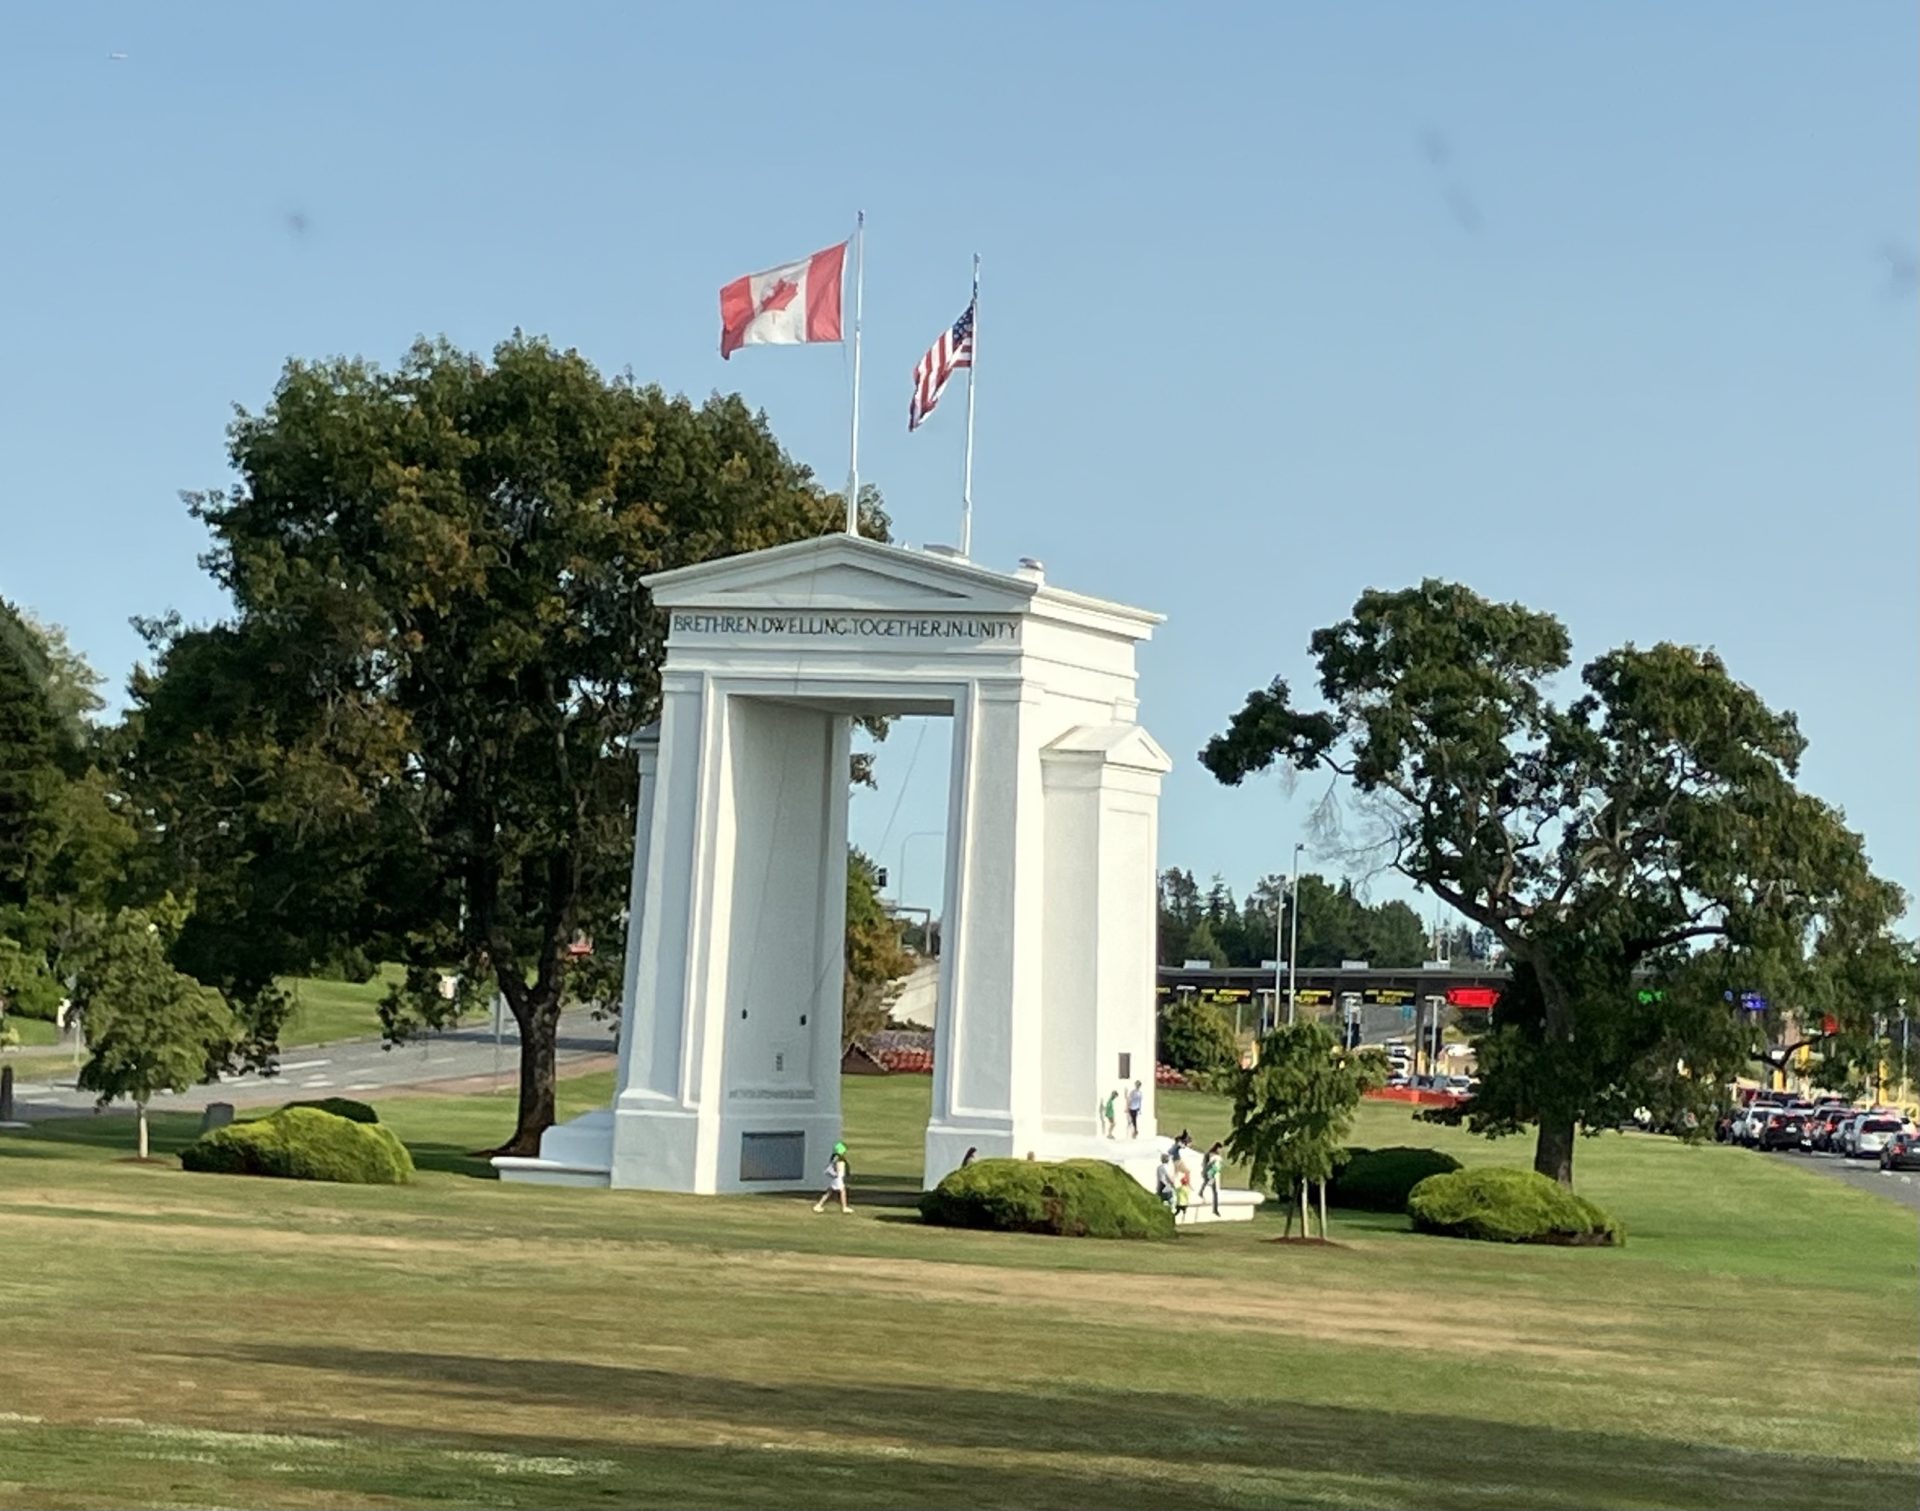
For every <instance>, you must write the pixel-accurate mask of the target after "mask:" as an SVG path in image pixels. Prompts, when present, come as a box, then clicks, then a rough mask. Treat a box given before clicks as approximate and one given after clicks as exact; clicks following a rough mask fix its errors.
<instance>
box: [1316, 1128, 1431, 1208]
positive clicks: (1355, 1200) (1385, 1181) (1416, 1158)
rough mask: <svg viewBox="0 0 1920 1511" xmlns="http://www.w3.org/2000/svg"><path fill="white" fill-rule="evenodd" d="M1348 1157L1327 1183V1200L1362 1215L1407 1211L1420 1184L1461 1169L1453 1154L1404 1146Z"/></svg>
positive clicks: (1357, 1151)
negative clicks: (1411, 1198)
mask: <svg viewBox="0 0 1920 1511" xmlns="http://www.w3.org/2000/svg"><path fill="white" fill-rule="evenodd" d="M1347 1156H1348V1157H1347V1162H1346V1163H1345V1164H1344V1165H1342V1166H1341V1167H1340V1168H1339V1169H1338V1170H1336V1171H1334V1173H1333V1179H1332V1180H1331V1181H1329V1182H1327V1200H1328V1201H1329V1202H1331V1203H1332V1204H1333V1205H1334V1206H1336V1207H1351V1208H1354V1209H1356V1210H1358V1211H1361V1212H1404V1211H1406V1210H1407V1197H1408V1196H1409V1195H1410V1194H1412V1191H1413V1188H1414V1187H1415V1186H1417V1185H1419V1184H1420V1182H1421V1181H1423V1180H1425V1179H1426V1178H1427V1177H1428V1176H1429V1175H1446V1174H1448V1173H1450V1172H1452V1171H1454V1170H1458V1169H1459V1168H1460V1161H1459V1160H1457V1159H1455V1158H1454V1157H1453V1156H1452V1155H1451V1154H1445V1153H1442V1152H1441V1151H1440V1150H1438V1149H1417V1148H1411V1147H1409V1146H1407V1145H1403V1144H1397V1145H1395V1146H1393V1147H1392V1148H1390V1149H1349V1150H1348V1151H1347Z"/></svg>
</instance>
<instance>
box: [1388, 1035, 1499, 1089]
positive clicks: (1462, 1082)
mask: <svg viewBox="0 0 1920 1511" xmlns="http://www.w3.org/2000/svg"><path fill="white" fill-rule="evenodd" d="M1380 1048H1381V1050H1382V1051H1384V1052H1385V1054H1386V1057H1387V1070H1388V1072H1389V1073H1388V1076H1387V1085H1388V1086H1390V1087H1393V1088H1395V1089H1399V1088H1403V1087H1404V1088H1411V1089H1412V1090H1414V1091H1439V1092H1444V1093H1446V1094H1447V1095H1448V1096H1456V1097H1470V1096H1472V1095H1473V1093H1474V1088H1475V1087H1477V1086H1478V1085H1479V1084H1480V1083H1479V1080H1478V1079H1477V1078H1476V1077H1474V1076H1461V1075H1451V1076H1437V1075H1436V1076H1417V1075H1415V1074H1414V1073H1413V1048H1412V1046H1411V1045H1409V1044H1408V1043H1407V1041H1406V1040H1405V1039H1388V1040H1387V1041H1386V1042H1385V1043H1384V1044H1382V1045H1381V1046H1380Z"/></svg>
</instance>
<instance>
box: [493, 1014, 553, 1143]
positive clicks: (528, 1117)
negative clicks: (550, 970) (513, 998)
mask: <svg viewBox="0 0 1920 1511" xmlns="http://www.w3.org/2000/svg"><path fill="white" fill-rule="evenodd" d="M522 1000H523V1003H524V1005H523V1006H517V1007H515V1008H514V1014H513V1017H514V1021H515V1022H516V1023H518V1024H519V1025H520V1106H519V1112H518V1116H517V1117H516V1119H515V1122H514V1127H513V1137H512V1138H510V1139H508V1140H507V1141H506V1143H504V1144H502V1145H501V1146H500V1147H499V1148H498V1149H497V1150H495V1151H494V1152H495V1153H496V1154H517V1155H525V1156H533V1155H537V1154H538V1153H539V1152H540V1135H541V1134H543V1133H545V1132H546V1131H547V1130H548V1129H549V1128H551V1127H552V1126H553V1123H554V1116H553V1082H554V1074H553V1055H554V1048H555V1045H556V1043H557V1041H558V1039H559V1037H560V993H559V992H558V991H557V990H556V991H553V992H551V993H547V992H539V991H537V990H536V991H530V992H528V993H527V994H526V995H525V997H524V998H523V999H522Z"/></svg>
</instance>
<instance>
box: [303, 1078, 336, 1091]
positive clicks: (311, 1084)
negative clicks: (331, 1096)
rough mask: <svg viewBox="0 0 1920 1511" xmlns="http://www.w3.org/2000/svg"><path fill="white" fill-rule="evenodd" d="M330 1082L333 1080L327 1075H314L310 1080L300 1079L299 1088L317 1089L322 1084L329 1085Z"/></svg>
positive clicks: (305, 1089) (304, 1089)
mask: <svg viewBox="0 0 1920 1511" xmlns="http://www.w3.org/2000/svg"><path fill="white" fill-rule="evenodd" d="M332 1084H333V1081H332V1080H331V1079H330V1078H329V1077H327V1076H315V1077H314V1078H313V1079H312V1080H311V1081H302V1082H301V1083H300V1089H301V1090H302V1091H317V1090H318V1089H319V1088H320V1087H322V1086H331V1085H332Z"/></svg>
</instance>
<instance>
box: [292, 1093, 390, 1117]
mask: <svg viewBox="0 0 1920 1511" xmlns="http://www.w3.org/2000/svg"><path fill="white" fill-rule="evenodd" d="M287 1107H317V1108H319V1109H320V1110H321V1111H322V1112H331V1113H332V1114H333V1115H334V1116H335V1117H337V1118H346V1119H347V1120H348V1121H349V1122H354V1123H377V1122H379V1121H380V1114H379V1113H377V1112H375V1111H374V1110H373V1108H371V1107H369V1106H368V1105H367V1104H366V1103H365V1102H356V1101H355V1100H354V1099H353V1098H352V1097H316V1098H314V1099H313V1100H312V1101H310V1102H288V1103H287V1104H286V1106H285V1107H282V1108H281V1109H280V1110H281V1111H282V1112H285V1111H286V1110H287Z"/></svg>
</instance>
